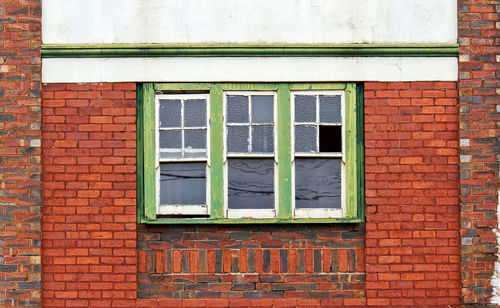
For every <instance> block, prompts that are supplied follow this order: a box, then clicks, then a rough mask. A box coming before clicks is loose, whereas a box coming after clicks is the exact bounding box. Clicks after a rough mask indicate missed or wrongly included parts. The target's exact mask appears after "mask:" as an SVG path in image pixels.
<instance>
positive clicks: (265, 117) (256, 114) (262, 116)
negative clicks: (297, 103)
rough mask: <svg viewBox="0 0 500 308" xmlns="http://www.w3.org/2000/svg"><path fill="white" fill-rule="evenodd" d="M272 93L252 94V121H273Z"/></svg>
mask: <svg viewBox="0 0 500 308" xmlns="http://www.w3.org/2000/svg"><path fill="white" fill-rule="evenodd" d="M273 99H274V97H273V96H272V95H252V122H253V123H273V122H274V121H273V116H274V114H273Z"/></svg>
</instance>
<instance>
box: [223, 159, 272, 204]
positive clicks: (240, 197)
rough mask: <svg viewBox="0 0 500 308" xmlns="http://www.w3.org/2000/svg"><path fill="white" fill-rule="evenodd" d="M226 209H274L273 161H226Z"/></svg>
mask: <svg viewBox="0 0 500 308" xmlns="http://www.w3.org/2000/svg"><path fill="white" fill-rule="evenodd" d="M228 208H230V209H273V208H274V159H229V160H228Z"/></svg>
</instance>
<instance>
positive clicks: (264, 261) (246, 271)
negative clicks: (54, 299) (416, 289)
mask: <svg viewBox="0 0 500 308" xmlns="http://www.w3.org/2000/svg"><path fill="white" fill-rule="evenodd" d="M138 248H139V251H138V272H139V276H138V277H139V279H138V281H139V285H138V297H139V298H141V299H142V298H144V299H153V300H150V301H143V302H144V305H146V306H147V305H152V304H155V303H157V301H156V300H155V299H156V298H166V299H170V300H169V301H164V302H162V304H159V305H160V306H161V307H163V306H164V305H167V304H168V305H172V306H180V305H181V303H182V302H183V301H182V300H184V303H185V304H186V305H192V304H194V303H200V302H202V303H203V302H205V301H206V300H207V299H210V300H209V302H210V303H213V301H214V300H213V299H219V301H222V302H221V303H223V302H225V303H226V304H229V303H231V304H241V305H243V306H245V303H246V305H247V306H250V305H251V304H252V305H263V304H265V303H272V304H275V305H279V304H285V303H284V302H282V299H283V298H286V299H287V301H286V303H287V305H292V306H294V305H298V304H307V303H309V304H310V305H315V304H320V303H321V304H323V305H326V304H330V305H351V304H360V305H363V304H365V303H366V300H365V298H364V296H365V291H364V289H365V283H364V281H365V274H364V263H365V262H364V226H363V224H359V225H341V224H333V225H324V226H315V225H301V226H296V225H263V226H255V225H253V226H204V227H199V226H142V227H141V228H140V230H139V241H138ZM200 299H201V300H200ZM299 300H305V302H300V303H299V302H298V301H299Z"/></svg>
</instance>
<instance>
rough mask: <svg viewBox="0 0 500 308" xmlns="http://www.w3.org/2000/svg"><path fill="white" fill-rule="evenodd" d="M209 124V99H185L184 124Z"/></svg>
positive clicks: (196, 125) (191, 125)
mask: <svg viewBox="0 0 500 308" xmlns="http://www.w3.org/2000/svg"><path fill="white" fill-rule="evenodd" d="M206 125H207V101H206V100H204V99H188V100H185V101H184V126H185V127H205V126H206Z"/></svg>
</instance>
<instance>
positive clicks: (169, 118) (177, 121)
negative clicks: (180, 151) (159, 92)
mask: <svg viewBox="0 0 500 308" xmlns="http://www.w3.org/2000/svg"><path fill="white" fill-rule="evenodd" d="M160 127H181V101H180V100H178V99H161V100H160Z"/></svg>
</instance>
